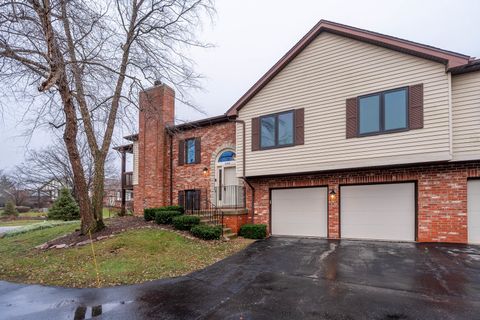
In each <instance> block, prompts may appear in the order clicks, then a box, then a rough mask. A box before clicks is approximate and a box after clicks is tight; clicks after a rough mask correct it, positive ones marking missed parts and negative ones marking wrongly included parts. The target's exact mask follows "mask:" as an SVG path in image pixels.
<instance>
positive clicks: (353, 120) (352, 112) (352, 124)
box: [346, 98, 358, 139]
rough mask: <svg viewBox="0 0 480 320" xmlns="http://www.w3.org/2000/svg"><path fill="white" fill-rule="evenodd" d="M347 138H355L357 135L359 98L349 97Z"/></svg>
mask: <svg viewBox="0 0 480 320" xmlns="http://www.w3.org/2000/svg"><path fill="white" fill-rule="evenodd" d="M346 105H347V112H346V114H347V124H346V131H347V139H350V138H355V137H356V136H357V132H358V130H357V123H358V120H357V98H349V99H347V103H346Z"/></svg>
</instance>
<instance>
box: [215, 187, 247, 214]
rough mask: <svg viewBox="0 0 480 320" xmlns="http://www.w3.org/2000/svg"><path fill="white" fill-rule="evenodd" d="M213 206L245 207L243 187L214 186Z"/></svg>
mask: <svg viewBox="0 0 480 320" xmlns="http://www.w3.org/2000/svg"><path fill="white" fill-rule="evenodd" d="M214 201H215V206H217V207H219V208H233V209H237V208H245V206H246V199H245V187H244V186H238V185H225V186H217V187H215V188H214Z"/></svg>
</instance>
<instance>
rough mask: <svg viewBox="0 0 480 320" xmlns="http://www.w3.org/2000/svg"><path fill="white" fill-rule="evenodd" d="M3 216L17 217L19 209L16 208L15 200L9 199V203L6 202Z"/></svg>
mask: <svg viewBox="0 0 480 320" xmlns="http://www.w3.org/2000/svg"><path fill="white" fill-rule="evenodd" d="M2 215H3V216H9V217H16V216H18V211H17V209H16V208H15V204H14V203H13V201H11V200H10V201H7V203H5V209H3V214H2Z"/></svg>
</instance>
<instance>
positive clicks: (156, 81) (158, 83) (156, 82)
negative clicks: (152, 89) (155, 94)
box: [153, 79, 162, 86]
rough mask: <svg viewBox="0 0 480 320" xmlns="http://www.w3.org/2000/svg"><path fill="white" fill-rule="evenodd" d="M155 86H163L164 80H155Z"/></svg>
mask: <svg viewBox="0 0 480 320" xmlns="http://www.w3.org/2000/svg"><path fill="white" fill-rule="evenodd" d="M153 85H155V86H161V85H162V80H158V79H157V80H155V81H154V82H153Z"/></svg>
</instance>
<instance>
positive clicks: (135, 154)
mask: <svg viewBox="0 0 480 320" xmlns="http://www.w3.org/2000/svg"><path fill="white" fill-rule="evenodd" d="M132 183H133V185H137V184H138V141H134V142H133V177H132Z"/></svg>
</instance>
